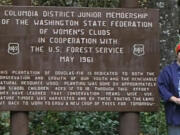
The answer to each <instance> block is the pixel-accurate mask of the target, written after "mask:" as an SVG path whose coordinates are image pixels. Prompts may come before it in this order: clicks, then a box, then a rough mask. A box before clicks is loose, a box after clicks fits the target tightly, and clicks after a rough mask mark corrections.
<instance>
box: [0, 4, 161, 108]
mask: <svg viewBox="0 0 180 135" xmlns="http://www.w3.org/2000/svg"><path fill="white" fill-rule="evenodd" d="M158 18H159V14H158V10H155V9H105V8H62V7H17V6H12V7H11V6H1V7H0V110H17V111H34V110H58V111H156V110H157V109H158V106H159V98H158V90H157V84H156V78H157V74H158V71H159V37H158Z"/></svg>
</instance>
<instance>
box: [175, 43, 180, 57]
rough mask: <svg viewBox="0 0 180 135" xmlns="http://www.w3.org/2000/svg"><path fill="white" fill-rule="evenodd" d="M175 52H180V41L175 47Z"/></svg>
mask: <svg viewBox="0 0 180 135" xmlns="http://www.w3.org/2000/svg"><path fill="white" fill-rule="evenodd" d="M175 52H176V55H178V53H179V52H180V43H178V44H177V45H176V47H175Z"/></svg>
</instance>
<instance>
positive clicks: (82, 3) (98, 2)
mask: <svg viewBox="0 0 180 135" xmlns="http://www.w3.org/2000/svg"><path fill="white" fill-rule="evenodd" d="M119 2H120V1H119V0H34V2H33V4H34V5H43V6H65V7H68V6H71V7H118V6H119Z"/></svg>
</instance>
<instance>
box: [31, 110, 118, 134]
mask: <svg viewBox="0 0 180 135" xmlns="http://www.w3.org/2000/svg"><path fill="white" fill-rule="evenodd" d="M117 117H118V114H117V113H111V112H106V113H102V112H94V113H88V112H64V113H62V112H61V113H57V112H36V113H31V124H30V129H31V134H33V135H59V134H61V135H118V131H117V129H118V128H117V127H118V121H117Z"/></svg>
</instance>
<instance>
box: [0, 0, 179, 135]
mask: <svg viewBox="0 0 180 135" xmlns="http://www.w3.org/2000/svg"><path fill="white" fill-rule="evenodd" d="M32 3H33V5H34V6H63V7H102V8H109V7H111V8H119V7H120V5H121V0H33V1H32ZM11 4H12V0H0V5H11ZM139 7H140V8H157V9H159V11H160V22H159V26H160V42H159V44H160V65H159V66H160V69H161V68H162V67H164V66H165V65H167V64H169V63H171V62H172V61H173V60H174V59H175V55H174V48H175V46H176V44H177V42H180V0H139ZM29 117H30V124H29V129H30V135H60V134H61V135H118V132H119V131H118V126H119V120H118V119H119V113H117V112H93V113H92V112H91V113H90V112H53V111H38V112H30V114H29ZM9 121H10V113H9V112H0V135H9V134H10V132H9V131H10V124H9V123H10V122H9ZM140 127H141V133H140V135H167V128H166V122H165V114H164V108H163V103H162V102H161V108H160V110H159V111H158V112H141V113H140Z"/></svg>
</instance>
